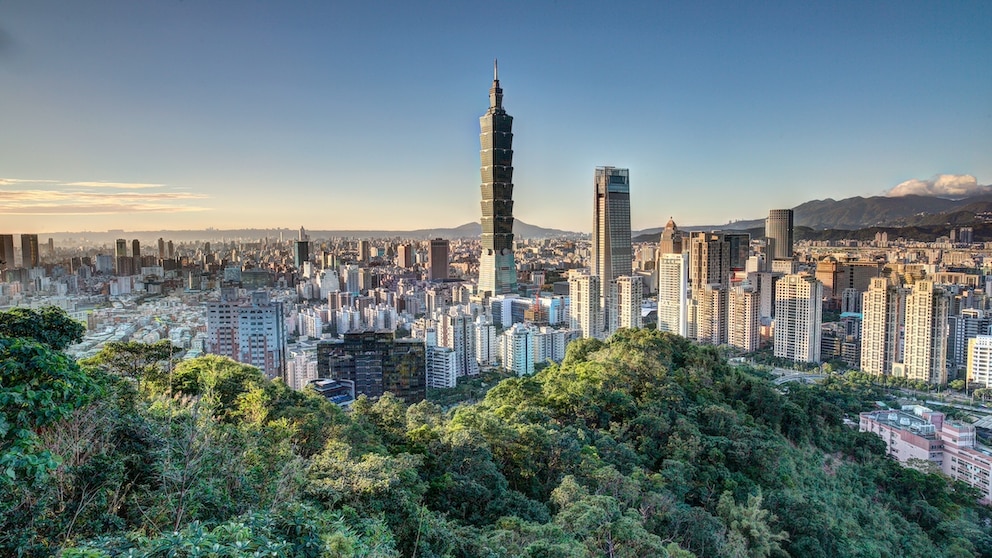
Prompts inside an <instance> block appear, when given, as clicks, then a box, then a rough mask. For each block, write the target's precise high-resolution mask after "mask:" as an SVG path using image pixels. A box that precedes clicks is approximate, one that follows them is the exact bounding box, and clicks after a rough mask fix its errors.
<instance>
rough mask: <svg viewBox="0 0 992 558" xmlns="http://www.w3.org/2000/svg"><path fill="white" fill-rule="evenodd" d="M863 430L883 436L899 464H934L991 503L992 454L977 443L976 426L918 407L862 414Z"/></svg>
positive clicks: (889, 451) (983, 500) (985, 501)
mask: <svg viewBox="0 0 992 558" xmlns="http://www.w3.org/2000/svg"><path fill="white" fill-rule="evenodd" d="M860 430H861V431H862V432H874V433H875V434H878V435H879V436H881V438H882V440H884V441H885V446H886V449H887V453H888V454H889V455H891V456H892V457H895V458H896V459H898V460H899V462H900V463H906V462H908V461H909V460H910V459H925V460H927V461H932V462H934V463H935V464H936V465H937V466H938V467H940V469H941V471H942V472H943V473H944V474H945V475H947V476H949V477H951V478H953V479H956V480H959V481H962V482H964V483H966V484H969V485H971V486H974V487H976V488H978V489H979V490H980V491H981V492H982V502H983V503H986V504H987V503H990V502H992V485H990V482H989V481H990V475H992V451H989V450H988V449H986V448H984V447H981V446H979V445H978V444H977V441H976V436H975V427H974V426H972V425H970V424H964V423H961V422H957V421H952V420H945V419H944V414H943V413H939V412H935V411H932V410H930V409H928V408H926V407H920V406H918V405H917V406H910V407H903V410H901V411H895V410H886V411H871V412H868V413H861V424H860Z"/></svg>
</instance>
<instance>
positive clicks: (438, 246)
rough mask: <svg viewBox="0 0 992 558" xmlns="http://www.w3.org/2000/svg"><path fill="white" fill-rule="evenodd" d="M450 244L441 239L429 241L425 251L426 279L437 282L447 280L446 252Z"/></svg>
mask: <svg viewBox="0 0 992 558" xmlns="http://www.w3.org/2000/svg"><path fill="white" fill-rule="evenodd" d="M449 248H450V243H449V242H448V241H447V240H445V239H443V238H435V239H434V240H431V243H430V248H429V249H428V251H427V273H428V276H427V278H428V279H429V280H431V281H439V280H443V279H447V278H448V251H449Z"/></svg>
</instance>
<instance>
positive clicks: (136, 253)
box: [131, 238, 141, 266]
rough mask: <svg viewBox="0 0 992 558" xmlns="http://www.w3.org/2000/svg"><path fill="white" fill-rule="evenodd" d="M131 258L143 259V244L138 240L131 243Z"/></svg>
mask: <svg viewBox="0 0 992 558" xmlns="http://www.w3.org/2000/svg"><path fill="white" fill-rule="evenodd" d="M131 257H132V258H135V259H140V258H141V242H140V241H139V240H138V239H137V238H135V239H134V240H132V241H131ZM135 266H137V264H135Z"/></svg>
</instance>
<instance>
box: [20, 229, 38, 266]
mask: <svg viewBox="0 0 992 558" xmlns="http://www.w3.org/2000/svg"><path fill="white" fill-rule="evenodd" d="M21 260H22V261H23V265H22V267H25V268H28V269H31V268H32V267H38V264H39V263H41V254H40V252H38V235H36V234H22V235H21Z"/></svg>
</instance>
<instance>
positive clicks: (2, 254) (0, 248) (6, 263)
mask: <svg viewBox="0 0 992 558" xmlns="http://www.w3.org/2000/svg"><path fill="white" fill-rule="evenodd" d="M14 267H15V264H14V235H12V234H0V269H12V268H14Z"/></svg>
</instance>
